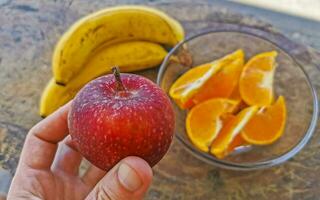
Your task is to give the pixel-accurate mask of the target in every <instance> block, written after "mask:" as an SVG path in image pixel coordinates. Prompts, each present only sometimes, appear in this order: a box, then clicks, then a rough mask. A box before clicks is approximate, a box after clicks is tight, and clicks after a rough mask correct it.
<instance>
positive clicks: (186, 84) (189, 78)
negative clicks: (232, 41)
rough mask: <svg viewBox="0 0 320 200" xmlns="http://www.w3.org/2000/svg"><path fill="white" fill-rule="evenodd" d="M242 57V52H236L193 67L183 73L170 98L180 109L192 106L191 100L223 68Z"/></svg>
mask: <svg viewBox="0 0 320 200" xmlns="http://www.w3.org/2000/svg"><path fill="white" fill-rule="evenodd" d="M241 56H242V57H243V51H242V50H237V51H235V52H233V53H231V54H229V55H227V56H225V57H223V58H221V59H218V60H215V61H213V62H210V63H206V64H203V65H200V66H198V67H194V68H192V69H190V70H189V71H187V72H186V73H184V74H183V75H182V76H181V77H180V78H179V79H178V80H176V82H175V83H174V84H173V85H172V86H171V88H170V90H169V94H170V96H171V97H172V98H173V99H174V100H175V102H176V103H177V104H178V105H179V106H180V107H181V108H182V109H185V108H190V107H192V106H193V102H192V98H193V97H194V95H195V94H196V93H197V92H198V91H199V90H200V88H202V86H203V85H204V84H205V83H206V82H207V81H208V80H210V79H211V77H212V76H213V75H214V74H216V73H217V72H218V71H219V70H220V69H221V68H222V67H223V66H225V65H227V64H229V63H231V62H232V61H234V60H235V59H237V58H240V57H241Z"/></svg>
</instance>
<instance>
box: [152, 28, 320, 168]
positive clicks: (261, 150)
mask: <svg viewBox="0 0 320 200" xmlns="http://www.w3.org/2000/svg"><path fill="white" fill-rule="evenodd" d="M185 47H187V51H188V52H189V53H190V55H191V57H192V61H193V63H192V67H194V66H198V65H200V64H203V63H206V62H209V61H212V60H214V59H216V58H220V57H222V56H224V55H226V54H228V53H231V52H233V51H235V50H237V49H243V50H244V52H245V54H246V55H245V56H246V60H248V58H250V57H252V56H253V55H255V54H258V53H261V52H265V51H271V50H276V51H277V52H278V57H277V62H278V67H277V69H276V73H275V79H274V89H275V97H276V98H277V97H278V96H279V95H283V96H285V98H286V103H287V123H286V128H285V132H284V134H283V135H282V137H281V138H280V139H279V140H278V141H276V142H275V143H273V144H271V145H266V146H247V147H240V148H237V149H236V150H235V151H234V152H233V153H232V154H231V155H229V156H227V157H225V158H224V159H218V158H216V157H214V156H212V155H211V154H209V153H205V152H202V151H200V150H198V149H197V148H196V147H194V146H193V145H192V143H191V142H190V140H189V138H188V136H187V134H186V130H185V118H186V114H187V111H186V110H181V109H180V108H179V107H178V106H177V105H176V104H175V103H174V101H172V103H173V106H174V110H175V114H176V132H175V136H176V138H177V140H178V141H180V142H181V143H182V145H183V146H184V147H185V148H186V149H187V150H188V151H189V152H190V153H192V154H193V155H194V156H196V157H197V158H199V159H201V160H203V161H205V162H207V163H209V164H212V165H214V166H218V167H222V168H227V169H233V170H253V169H261V168H267V167H271V166H274V165H278V164H281V163H283V162H285V161H287V160H288V159H290V158H292V157H293V156H294V155H295V154H297V153H298V152H299V151H300V150H301V149H302V148H303V147H304V146H305V145H306V143H307V142H308V141H309V140H310V138H311V136H312V134H313V132H314V130H315V126H316V122H317V117H318V100H317V95H316V91H315V89H314V87H313V85H312V83H311V81H310V79H309V77H308V75H307V73H306V72H305V70H304V68H303V67H302V66H300V65H299V63H298V62H297V61H296V58H295V57H294V56H292V55H290V54H289V53H288V52H290V50H292V49H290V48H292V45H290V41H289V40H288V41H287V40H286V41H281V40H278V39H277V38H276V37H275V36H274V35H272V34H271V33H268V32H266V31H263V30H260V29H255V28H250V27H243V26H242V27H239V26H223V27H222V28H219V26H218V27H216V28H215V29H211V30H204V31H202V32H200V33H198V34H196V35H193V36H191V37H188V38H187V39H185V40H184V41H182V42H181V43H179V44H178V45H177V46H175V47H174V48H173V49H172V50H171V51H170V52H169V54H168V55H167V57H166V58H165V60H164V62H163V63H162V65H161V67H160V70H159V73H158V77H157V83H158V85H160V87H161V88H162V89H163V90H164V91H165V92H166V93H167V94H168V91H169V88H170V87H171V85H172V84H173V83H174V81H175V80H177V79H178V78H179V77H180V76H181V75H182V74H183V73H185V72H186V71H187V70H189V69H190V66H186V65H182V64H178V63H177V62H174V61H172V60H174V59H172V57H173V56H174V57H175V58H176V56H178V57H180V58H181V56H182V55H183V54H184V53H185V51H186V50H185V49H186V48H185ZM185 63H186V62H185Z"/></svg>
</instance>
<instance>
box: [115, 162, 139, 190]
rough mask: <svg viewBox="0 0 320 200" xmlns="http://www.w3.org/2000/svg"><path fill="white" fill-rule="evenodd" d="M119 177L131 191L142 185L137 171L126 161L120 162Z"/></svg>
mask: <svg viewBox="0 0 320 200" xmlns="http://www.w3.org/2000/svg"><path fill="white" fill-rule="evenodd" d="M118 178H119V181H120V183H121V184H122V185H123V187H125V188H126V189H127V190H129V191H131V192H133V191H136V190H137V189H139V188H140V186H141V185H142V181H141V179H140V177H139V175H138V174H137V172H135V170H134V169H132V168H131V167H130V166H129V165H127V164H126V163H121V164H120V166H119V169H118Z"/></svg>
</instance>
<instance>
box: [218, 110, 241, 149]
mask: <svg viewBox="0 0 320 200" xmlns="http://www.w3.org/2000/svg"><path fill="white" fill-rule="evenodd" d="M235 118H236V116H235V115H232V114H226V115H225V116H223V117H222V121H223V126H226V125H227V124H228V123H230V122H231V121H232V120H234V119H235ZM245 144H247V142H246V141H245V140H244V139H243V138H242V136H241V134H238V135H237V136H236V137H235V138H234V139H233V140H232V142H231V143H230V145H229V146H228V149H227V152H226V154H230V153H232V152H233V151H234V150H235V149H236V148H237V147H240V146H243V145H245Z"/></svg>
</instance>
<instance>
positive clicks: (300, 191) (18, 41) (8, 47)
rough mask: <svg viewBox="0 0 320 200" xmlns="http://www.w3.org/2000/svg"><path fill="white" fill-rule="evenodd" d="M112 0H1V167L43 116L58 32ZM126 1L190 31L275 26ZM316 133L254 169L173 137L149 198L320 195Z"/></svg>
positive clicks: (201, 8) (10, 163) (189, 6)
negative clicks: (208, 159) (201, 153)
mask: <svg viewBox="0 0 320 200" xmlns="http://www.w3.org/2000/svg"><path fill="white" fill-rule="evenodd" d="M114 2H115V1H104V0H99V1H98V0H97V1H90V3H88V1H85V0H74V1H73V0H55V1H45V0H41V1H40V0H28V1H25V0H0V11H1V12H0V169H1V168H2V169H4V170H6V171H9V172H10V173H12V174H13V173H14V171H15V168H16V165H17V161H18V157H19V152H20V150H21V147H22V143H23V139H24V137H25V134H26V133H27V130H28V129H29V128H30V127H32V126H33V125H34V124H35V123H36V122H38V121H39V120H41V118H40V117H39V116H38V114H37V108H38V101H39V97H40V94H41V91H42V89H43V88H44V86H45V84H46V82H47V81H48V80H49V78H50V76H51V68H50V59H51V55H52V51H53V47H54V45H55V43H56V42H57V40H58V39H59V37H60V36H61V34H62V33H63V32H64V31H65V29H66V28H67V27H68V26H69V25H70V24H72V22H74V21H75V20H76V19H78V18H79V17H80V16H83V15H85V14H87V13H89V12H92V11H95V10H97V9H101V8H103V7H106V6H111V5H115V3H114ZM121 3H122V4H123V3H142V4H149V5H151V6H155V7H157V8H159V9H162V10H164V11H166V12H167V13H169V14H170V15H172V16H173V17H175V18H177V19H178V20H180V21H181V22H182V23H183V25H184V27H185V28H186V30H187V33H188V34H192V33H194V32H195V31H197V30H199V29H200V28H206V27H210V24H211V23H212V22H232V23H240V24H246V25H250V26H255V27H259V28H262V29H266V30H269V31H274V28H273V27H272V26H271V25H270V24H269V23H267V22H264V21H261V20H257V19H256V18H254V17H252V16H245V15H243V14H241V13H237V12H236V11H235V10H229V9H228V8H227V7H224V6H223V4H222V3H215V1H214V2H206V1H197V3H192V2H191V1H174V2H172V1H170V2H169V1H155V2H153V1H142V0H137V1H135V0H125V1H121ZM290 34H295V33H294V32H292V33H290ZM296 34H298V35H299V37H297V39H298V40H299V38H300V39H301V38H302V39H301V40H300V41H304V40H306V41H307V43H310V44H311V43H313V44H314V46H315V47H318V46H320V40H319V38H318V40H315V39H314V40H308V38H309V37H308V36H306V35H304V30H301V32H297V33H296ZM310 37H312V36H310ZM310 41H311V42H310ZM302 53H303V57H304V58H305V59H304V60H305V62H306V64H308V63H309V64H310V63H313V64H318V65H320V59H319V58H320V54H319V53H318V52H317V51H316V50H314V49H312V48H307V49H303V52H302ZM312 70H316V69H310V71H311V72H312ZM317 73H318V72H315V73H312V74H313V75H314V76H313V77H312V79H313V83H314V84H315V85H317V87H318V88H319V85H320V79H319V77H318V76H316V74H317ZM148 77H149V78H151V79H153V80H155V77H156V74H155V73H151V74H150V73H149V74H148ZM319 139H320V131H319V130H317V131H316V133H315V135H314V137H313V139H312V141H311V142H310V143H309V144H308V145H307V147H306V148H305V149H304V150H303V151H302V152H301V153H299V154H298V155H297V156H296V157H295V158H294V159H292V160H290V161H289V162H287V163H286V164H284V165H282V166H279V167H274V168H271V169H267V170H261V171H253V172H235V171H227V170H222V169H219V168H216V167H212V166H210V165H208V164H206V163H204V162H202V161H199V160H197V159H196V158H194V157H193V156H192V155H190V154H189V153H188V152H186V151H185V150H184V149H183V148H182V146H181V144H179V143H177V142H176V141H175V142H174V143H173V145H172V147H171V149H170V151H169V153H168V154H167V155H166V156H165V158H164V159H163V160H162V161H161V162H160V163H159V164H158V165H157V166H156V167H155V168H154V174H155V177H154V181H153V184H152V187H151V188H150V190H149V192H148V194H147V195H146V199H186V200H188V199H190V200H191V199H230V200H233V199H234V200H237V199H283V200H287V199H288V200H289V199H293V200H298V199H308V200H313V199H314V200H315V199H319V196H320V192H319V191H320V190H319V188H320V177H319V176H318V172H319V170H320V151H318V150H319V147H320V143H319ZM9 179H10V178H9ZM1 182H5V180H4V179H1V180H0V185H1ZM0 192H1V191H0Z"/></svg>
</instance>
